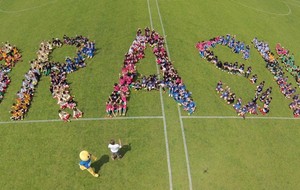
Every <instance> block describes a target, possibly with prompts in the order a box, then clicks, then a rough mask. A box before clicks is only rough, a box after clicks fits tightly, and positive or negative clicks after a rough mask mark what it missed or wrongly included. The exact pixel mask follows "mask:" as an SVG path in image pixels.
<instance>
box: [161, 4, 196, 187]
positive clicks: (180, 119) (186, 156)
mask: <svg viewBox="0 0 300 190" xmlns="http://www.w3.org/2000/svg"><path fill="white" fill-rule="evenodd" d="M156 7H157V12H158V16H159V20H160V24H161V28H162V31H163V35H164V38H165V43H166V50H167V53H168V56H169V58H170V60H171V55H170V51H169V47H168V43H167V38H166V32H165V27H164V25H163V21H162V17H161V14H160V9H159V5H158V1H157V0H156ZM177 109H178V114H179V121H180V128H181V134H182V140H183V146H184V152H185V160H186V167H187V173H188V180H189V189H190V190H192V189H193V183H192V176H191V169H190V162H189V155H188V148H187V144H186V139H185V133H184V127H183V121H182V118H181V111H180V108H179V106H177Z"/></svg>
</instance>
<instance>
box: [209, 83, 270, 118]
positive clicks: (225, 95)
mask: <svg viewBox="0 0 300 190" xmlns="http://www.w3.org/2000/svg"><path fill="white" fill-rule="evenodd" d="M264 84H265V82H264V81H263V82H261V83H260V84H259V85H258V86H257V87H256V90H255V96H254V98H253V99H252V100H251V101H249V102H248V103H247V104H245V105H243V104H242V99H241V98H238V99H236V95H235V93H233V92H231V89H230V88H229V87H228V86H226V87H225V88H223V82H222V81H221V80H220V81H219V82H218V83H217V85H216V88H215V90H216V92H217V93H218V94H220V98H221V99H223V100H224V101H226V102H227V104H228V105H229V104H232V107H233V108H234V110H235V111H236V113H237V114H238V115H239V116H241V117H243V118H244V119H245V116H246V114H247V113H249V114H255V115H258V110H259V111H260V112H261V113H262V114H263V115H265V114H267V113H269V111H270V108H269V106H270V103H271V101H272V97H271V96H270V95H271V92H272V88H271V87H269V88H268V89H266V91H263V88H264ZM235 100H236V102H235ZM257 100H259V101H260V102H261V103H262V104H263V106H259V105H258V102H257Z"/></svg>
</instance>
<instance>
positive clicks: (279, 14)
mask: <svg viewBox="0 0 300 190" xmlns="http://www.w3.org/2000/svg"><path fill="white" fill-rule="evenodd" d="M230 1H232V2H234V3H236V4H239V5H241V6H243V7H246V8H248V9H252V10H255V11H257V12H261V13H266V14H270V15H277V16H288V15H290V14H292V10H291V8H290V6H289V5H288V3H289V2H286V1H282V3H284V4H285V6H286V7H287V8H288V12H287V13H276V12H275V13H274V12H269V11H264V10H261V9H257V8H254V7H250V6H248V5H245V4H243V3H240V2H238V1H236V0H230Z"/></svg>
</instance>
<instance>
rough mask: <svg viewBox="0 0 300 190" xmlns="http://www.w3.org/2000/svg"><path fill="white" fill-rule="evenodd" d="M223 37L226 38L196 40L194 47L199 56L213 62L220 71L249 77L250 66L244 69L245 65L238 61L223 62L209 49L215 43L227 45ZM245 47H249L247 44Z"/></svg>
mask: <svg viewBox="0 0 300 190" xmlns="http://www.w3.org/2000/svg"><path fill="white" fill-rule="evenodd" d="M221 39H222V40H221ZM225 39H226V38H224V37H216V38H213V39H211V40H209V41H202V42H198V43H197V44H196V48H197V49H198V51H199V54H200V56H201V58H204V59H206V60H207V61H208V62H210V63H212V64H214V65H215V66H216V68H218V69H220V70H222V71H226V72H228V73H230V74H237V75H239V76H245V77H246V78H249V76H250V75H251V72H252V67H251V66H249V67H247V69H246V70H245V65H244V64H239V63H238V62H235V63H230V62H224V63H223V62H222V61H220V60H219V58H218V56H216V55H215V54H214V52H213V51H212V50H211V49H210V48H214V47H215V46H216V44H224V45H227V43H226V42H225V41H226V40H225ZM224 40H225V41H224ZM247 49H249V47H248V46H247Z"/></svg>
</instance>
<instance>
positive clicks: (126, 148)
mask: <svg viewBox="0 0 300 190" xmlns="http://www.w3.org/2000/svg"><path fill="white" fill-rule="evenodd" d="M130 150H131V143H129V144H125V145H123V146H122V148H121V149H120V150H119V151H120V154H121V156H122V158H123V157H124V156H125V154H126V153H127V152H128V151H130Z"/></svg>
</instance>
